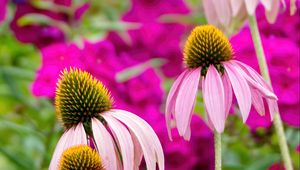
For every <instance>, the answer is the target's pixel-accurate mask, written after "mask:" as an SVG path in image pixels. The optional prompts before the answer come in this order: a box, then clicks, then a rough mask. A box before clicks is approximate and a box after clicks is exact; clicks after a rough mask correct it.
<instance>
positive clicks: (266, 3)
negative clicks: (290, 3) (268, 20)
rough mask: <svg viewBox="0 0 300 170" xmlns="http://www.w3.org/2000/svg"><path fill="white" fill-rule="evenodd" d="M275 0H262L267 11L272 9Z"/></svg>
mask: <svg viewBox="0 0 300 170" xmlns="http://www.w3.org/2000/svg"><path fill="white" fill-rule="evenodd" d="M273 1H274V0H261V3H262V4H263V6H264V7H265V9H266V10H267V11H270V10H271V7H272V2H273Z"/></svg>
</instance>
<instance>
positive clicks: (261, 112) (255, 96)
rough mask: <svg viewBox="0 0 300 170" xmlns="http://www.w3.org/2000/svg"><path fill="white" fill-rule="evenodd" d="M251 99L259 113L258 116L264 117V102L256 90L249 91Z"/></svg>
mask: <svg viewBox="0 0 300 170" xmlns="http://www.w3.org/2000/svg"><path fill="white" fill-rule="evenodd" d="M251 97H252V99H251V100H252V103H253V106H254V108H255V110H256V111H257V112H258V113H259V115H261V116H264V115H265V106H264V101H263V98H262V96H261V95H260V93H259V92H258V91H257V90H256V89H251Z"/></svg>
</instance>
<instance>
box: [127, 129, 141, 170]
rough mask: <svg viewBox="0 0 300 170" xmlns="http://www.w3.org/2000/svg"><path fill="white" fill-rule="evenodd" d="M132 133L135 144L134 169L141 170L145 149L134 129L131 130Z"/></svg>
mask: <svg viewBox="0 0 300 170" xmlns="http://www.w3.org/2000/svg"><path fill="white" fill-rule="evenodd" d="M130 133H131V137H132V141H133V145H134V170H139V169H140V168H139V167H140V164H141V161H142V159H143V150H142V147H141V145H140V143H139V140H138V139H137V137H136V136H135V134H134V133H133V132H132V131H130Z"/></svg>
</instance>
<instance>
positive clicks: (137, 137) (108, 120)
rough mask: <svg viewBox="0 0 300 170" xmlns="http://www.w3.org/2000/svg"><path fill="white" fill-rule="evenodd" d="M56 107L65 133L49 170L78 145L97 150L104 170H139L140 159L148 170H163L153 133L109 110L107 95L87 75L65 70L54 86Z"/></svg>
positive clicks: (126, 115)
mask: <svg viewBox="0 0 300 170" xmlns="http://www.w3.org/2000/svg"><path fill="white" fill-rule="evenodd" d="M55 104H56V111H57V116H58V118H59V119H60V120H61V122H62V124H63V125H64V127H65V129H66V130H65V132H64V134H63V135H62V137H61V138H60V140H59V142H58V144H57V146H56V149H55V151H54V154H53V157H52V160H51V163H50V167H49V169H50V170H56V169H59V167H60V165H59V162H61V159H62V156H63V153H64V152H65V151H66V150H68V149H69V148H71V147H75V146H78V145H88V146H89V147H91V148H93V149H94V150H96V151H97V153H98V154H99V156H100V157H101V160H102V162H103V168H104V169H107V170H118V169H124V170H133V169H138V168H139V165H140V162H141V160H142V157H143V156H144V159H145V162H146V166H147V169H149V170H155V169H156V162H157V163H158V167H159V169H164V156H163V150H162V147H161V144H160V141H159V139H158V137H157V136H156V134H155V132H154V130H153V129H152V128H151V127H150V125H149V124H148V123H146V122H145V121H144V120H143V119H141V118H139V117H138V116H136V115H134V114H133V113H130V112H127V111H125V110H118V109H112V99H111V96H110V93H109V92H108V90H107V89H106V88H105V86H104V85H103V84H102V83H101V82H99V81H98V80H96V79H94V78H93V77H92V76H91V75H90V74H89V73H87V72H83V71H81V70H78V69H70V70H69V71H68V70H65V71H64V72H63V75H62V76H61V79H60V81H59V82H58V85H57V91H56V98H55ZM76 165H77V164H76ZM79 167H83V165H81V164H78V168H79ZM75 169H76V168H75Z"/></svg>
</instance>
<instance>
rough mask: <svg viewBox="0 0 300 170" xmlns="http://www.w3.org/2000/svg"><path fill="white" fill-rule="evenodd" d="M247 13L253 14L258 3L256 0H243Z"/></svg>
mask: <svg viewBox="0 0 300 170" xmlns="http://www.w3.org/2000/svg"><path fill="white" fill-rule="evenodd" d="M245 3H246V8H247V11H248V14H249V15H253V14H254V12H255V9H256V7H257V4H258V0H245Z"/></svg>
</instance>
